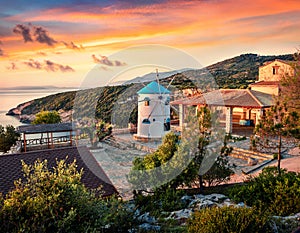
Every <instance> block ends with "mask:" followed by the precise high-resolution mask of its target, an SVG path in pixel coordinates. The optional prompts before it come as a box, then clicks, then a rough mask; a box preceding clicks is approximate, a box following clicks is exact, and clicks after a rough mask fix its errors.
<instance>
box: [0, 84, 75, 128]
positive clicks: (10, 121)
mask: <svg viewBox="0 0 300 233" xmlns="http://www.w3.org/2000/svg"><path fill="white" fill-rule="evenodd" d="M74 90H75V89H33V90H30V89H27V90H0V125H2V126H6V125H13V126H14V127H17V126H19V125H24V124H23V123H21V122H20V121H19V120H18V119H17V118H16V117H13V116H7V115H6V113H7V112H8V111H9V110H10V109H12V108H15V107H17V106H18V105H19V104H21V103H24V102H27V101H30V100H33V99H37V98H41V97H45V96H48V95H52V94H56V93H60V92H66V91H74Z"/></svg>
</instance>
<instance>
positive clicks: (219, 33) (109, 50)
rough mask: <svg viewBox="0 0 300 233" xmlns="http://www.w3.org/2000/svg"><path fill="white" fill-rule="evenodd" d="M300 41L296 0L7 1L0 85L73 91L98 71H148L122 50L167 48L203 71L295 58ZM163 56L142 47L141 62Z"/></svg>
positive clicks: (0, 30)
mask: <svg viewBox="0 0 300 233" xmlns="http://www.w3.org/2000/svg"><path fill="white" fill-rule="evenodd" d="M299 38H300V1H299V0H285V1H282V0H252V1H249V0H185V1H180V0H172V1H171V0H154V1H147V0H119V1H113V0H112V1H108V0H103V1H101V0H87V1H82V0H60V1H52V0H49V1H40V0H32V1H27V0H26V1H25V0H14V1H5V4H3V3H2V4H1V9H0V71H1V74H0V87H13V86H24V85H30V86H32V85H36V86H40V85H56V86H68V87H70V86H72V87H74V86H80V85H81V83H82V82H83V80H84V79H85V78H86V76H87V75H88V74H89V73H90V71H91V70H93V69H95V66H96V67H97V68H96V69H97V70H101V74H99V75H95V76H93V78H95V79H99V80H100V81H101V80H102V81H105V80H103V79H104V76H105V74H108V75H107V77H108V76H109V74H110V75H112V74H116V71H118V72H119V73H122V72H123V70H126V69H129V68H130V67H131V68H132V67H133V65H135V66H136V65H139V69H140V67H141V66H142V65H143V64H145V65H146V66H147V63H149V61H147V59H146V60H145V61H144V60H143V59H142V58H140V57H138V56H140V55H137V54H135V53H134V52H133V51H132V50H131V51H130V52H128V53H126V52H125V53H124V52H123V53H122V52H120V51H124V49H125V50H126V49H127V48H129V47H130V46H145V45H160V46H166V47H168V48H172V49H174V50H180V51H182V52H184V53H186V54H188V55H189V56H191V57H193V58H194V59H196V60H197V62H199V64H201V65H203V66H206V65H210V64H212V63H215V62H218V61H222V60H224V59H226V58H230V57H233V56H236V55H240V54H243V53H257V54H260V55H271V54H287V53H294V52H295V51H296V49H297V48H299V47H300V41H299V40H300V39H299ZM119 53H121V54H122V56H117V55H116V54H119ZM163 53H164V50H163V49H162V50H161V49H158V50H157V51H155V53H153V51H152V53H151V54H149V55H148V54H147V50H145V51H144V52H143V56H141V57H145V58H146V57H149V56H155V57H156V58H157V61H158V63H161V64H162V65H163V63H164V61H162V60H160V59H162V57H163V56H164V54H163ZM134 60H139V61H140V64H137V63H135V62H134ZM175 60H176V61H178V60H180V58H176V57H174V62H175ZM182 60H186V59H184V58H183V59H182ZM148 65H149V64H148ZM182 66H188V64H186V63H185V62H182ZM190 66H191V67H192V66H194V64H191V65H190ZM176 68H184V67H180V65H178V66H176ZM151 69H152V68H150V71H151ZM140 70H141V69H140ZM100 81H99V83H100Z"/></svg>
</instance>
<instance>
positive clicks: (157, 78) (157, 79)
mask: <svg viewBox="0 0 300 233" xmlns="http://www.w3.org/2000/svg"><path fill="white" fill-rule="evenodd" d="M156 81H157V83H158V91H159V94H160V95H161V90H160V84H159V77H158V69H156Z"/></svg>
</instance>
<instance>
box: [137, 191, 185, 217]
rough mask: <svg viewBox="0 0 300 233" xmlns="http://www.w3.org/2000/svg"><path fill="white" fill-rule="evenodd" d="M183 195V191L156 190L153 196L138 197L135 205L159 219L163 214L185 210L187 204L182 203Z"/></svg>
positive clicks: (140, 195) (139, 195)
mask: <svg viewBox="0 0 300 233" xmlns="http://www.w3.org/2000/svg"><path fill="white" fill-rule="evenodd" d="M183 195H184V191H183V190H174V189H167V190H165V191H162V190H160V189H159V190H156V192H154V194H153V195H148V196H144V195H142V194H138V195H136V197H135V204H136V206H138V207H139V208H141V210H142V212H150V213H151V214H153V215H155V216H156V217H159V216H160V215H161V213H162V212H166V211H168V212H171V211H176V210H180V209H183V208H184V207H185V204H186V203H184V202H182V201H181V197H182V196H183Z"/></svg>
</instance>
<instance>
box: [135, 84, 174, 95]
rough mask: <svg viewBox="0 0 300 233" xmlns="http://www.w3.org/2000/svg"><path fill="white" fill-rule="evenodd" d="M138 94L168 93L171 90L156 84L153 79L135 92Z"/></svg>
mask: <svg viewBox="0 0 300 233" xmlns="http://www.w3.org/2000/svg"><path fill="white" fill-rule="evenodd" d="M137 93H138V94H170V93H171V92H170V91H169V90H168V89H166V88H165V87H163V86H162V85H160V84H158V83H157V82H155V81H152V82H151V83H149V84H148V85H147V86H145V87H143V88H142V89H141V90H139V91H138V92H137Z"/></svg>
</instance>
